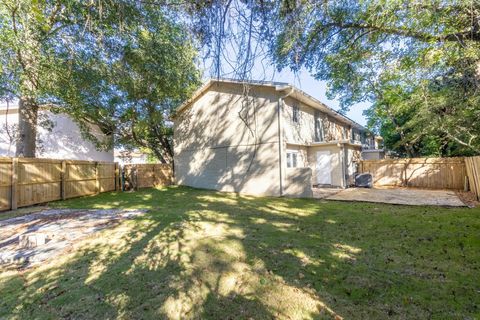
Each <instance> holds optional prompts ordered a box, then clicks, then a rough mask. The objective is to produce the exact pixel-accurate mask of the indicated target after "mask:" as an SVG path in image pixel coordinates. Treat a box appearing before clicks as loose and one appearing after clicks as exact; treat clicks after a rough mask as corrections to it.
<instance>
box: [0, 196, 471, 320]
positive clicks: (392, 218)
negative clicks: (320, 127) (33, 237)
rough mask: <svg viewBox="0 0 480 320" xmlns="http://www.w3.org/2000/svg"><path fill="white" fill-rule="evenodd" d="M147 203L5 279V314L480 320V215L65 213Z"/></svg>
mask: <svg viewBox="0 0 480 320" xmlns="http://www.w3.org/2000/svg"><path fill="white" fill-rule="evenodd" d="M54 205H55V206H58V207H67V208H112V207H123V208H145V209H149V212H148V214H147V215H145V216H143V217H141V218H138V219H136V220H129V221H125V222H124V223H122V224H121V225H119V226H117V227H115V229H109V230H104V231H102V232H99V233H97V234H96V235H95V236H93V237H90V238H88V239H85V240H84V241H82V242H79V243H78V244H77V245H76V246H75V247H74V248H72V249H71V250H69V252H67V253H66V254H64V255H62V256H61V257H59V258H58V259H55V260H54V261H49V262H47V263H45V264H43V265H42V266H39V267H36V268H33V269H29V270H26V271H17V270H3V271H1V272H0V293H1V298H0V319H3V318H7V319H9V318H21V319H50V318H73V319H78V318H86V319H106V318H108V319H112V318H120V319H158V318H169V319H186V318H201V319H231V318H234V319H271V318H282V319H305V318H316V319H323V318H325V319H332V318H335V317H337V319H338V318H339V317H343V318H345V319H385V318H393V319H428V318H435V319H479V318H480V209H479V208H477V209H463V208H462V209H448V208H437V207H407V206H393V205H379V204H367V203H345V202H344V203H340V202H327V201H318V200H308V199H279V198H254V197H244V196H237V195H234V194H222V193H216V192H212V191H205V190H196V189H190V188H185V187H171V188H164V189H144V190H142V191H139V192H136V193H108V194H101V195H99V196H95V197H86V198H79V199H72V200H68V201H65V202H57V203H55V204H54Z"/></svg>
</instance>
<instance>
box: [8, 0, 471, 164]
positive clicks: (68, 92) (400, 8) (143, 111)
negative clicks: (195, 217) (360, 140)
mask: <svg viewBox="0 0 480 320" xmlns="http://www.w3.org/2000/svg"><path fill="white" fill-rule="evenodd" d="M197 44H198V45H199V46H197ZM197 49H202V52H203V53H204V57H203V58H204V59H208V60H209V61H211V62H212V63H213V69H214V70H213V71H214V72H213V74H215V75H216V76H221V75H223V74H222V67H221V64H222V63H227V64H229V65H230V66H231V65H233V67H234V74H233V76H234V77H237V78H246V77H249V76H250V75H251V72H250V71H251V69H252V68H253V66H254V64H255V60H256V59H258V58H259V55H262V57H261V59H263V58H268V59H269V60H270V61H271V62H272V63H273V65H275V66H276V68H278V69H282V68H291V69H292V70H294V71H298V70H300V69H301V68H306V69H307V70H309V72H310V73H311V74H312V75H314V77H315V78H316V79H319V80H326V81H327V83H328V90H329V92H328V94H329V96H330V97H331V98H334V97H335V98H337V99H339V101H340V102H341V106H342V108H343V110H344V111H346V110H348V108H350V107H352V106H353V105H354V104H356V103H358V102H365V101H366V102H369V103H370V104H371V108H370V109H369V110H368V111H367V116H368V119H369V127H370V128H371V129H372V130H373V131H376V132H378V133H380V134H381V135H382V136H384V138H385V141H386V146H387V148H389V149H391V150H393V151H394V152H396V153H397V155H399V156H429V155H437V156H451V155H470V154H480V104H479V103H478V102H479V101H478V100H479V93H478V92H479V90H478V89H479V80H480V79H479V77H480V71H479V70H480V61H479V60H480V3H479V2H477V1H473V0H471V1H454V0H452V1H437V0H432V1H417V2H413V1H406V0H389V1H384V0H373V1H354V0H345V1H330V0H326V1H312V0H300V1H291V0H280V1H265V0H215V1H196V0H191V1H128V0H122V1H107V0H102V1H80V0H57V1H55V0H42V1H39V0H19V1H13V0H2V3H1V6H0V62H1V64H0V96H1V97H3V98H4V99H11V98H12V97H17V98H18V99H19V100H20V109H21V110H20V111H21V112H20V115H21V117H20V118H21V120H22V119H24V121H23V122H22V121H20V124H19V131H20V135H19V141H20V143H19V144H18V145H17V154H20V155H31V150H32V141H34V139H33V140H32V137H34V136H35V132H34V131H35V129H34V126H33V125H32V124H33V123H36V122H37V110H38V107H39V106H41V105H51V106H54V107H56V108H57V110H61V111H63V112H67V113H69V114H71V115H72V116H73V117H74V119H76V120H77V121H78V122H79V124H81V126H82V128H84V130H83V131H84V132H85V134H86V135H87V136H88V135H89V134H88V133H89V130H88V128H89V126H90V125H92V124H96V125H99V126H100V128H101V129H102V131H103V132H104V133H106V134H116V136H117V137H118V138H117V140H116V142H117V143H121V144H123V145H126V146H129V145H130V146H132V145H134V146H140V147H142V148H148V149H151V150H152V151H153V153H154V154H155V156H156V157H158V158H159V159H164V160H165V161H167V160H168V159H169V155H171V143H170V137H171V125H170V124H171V123H170V122H169V115H170V114H171V112H172V110H173V109H174V108H175V107H176V106H178V105H179V103H180V101H182V100H184V99H186V98H187V97H188V95H189V94H190V93H191V92H192V91H193V90H194V89H195V88H196V87H197V86H198V84H199V79H200V75H199V72H198V70H197V68H196V65H198V64H199V63H198V62H199V61H198V60H197ZM232 55H233V59H231V57H230V56H232ZM22 110H23V111H22ZM89 138H91V139H92V140H95V137H89ZM97 142H98V145H99V146H101V145H102V144H105V143H106V142H105V141H103V142H102V141H97ZM106 144H108V143H106ZM28 150H30V151H28ZM33 150H34V149H33Z"/></svg>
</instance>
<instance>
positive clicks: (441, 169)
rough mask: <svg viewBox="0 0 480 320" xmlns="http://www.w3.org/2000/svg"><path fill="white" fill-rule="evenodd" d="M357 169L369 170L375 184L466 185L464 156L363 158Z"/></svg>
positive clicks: (436, 187) (455, 187)
mask: <svg viewBox="0 0 480 320" xmlns="http://www.w3.org/2000/svg"><path fill="white" fill-rule="evenodd" d="M359 171H360V173H371V174H372V176H373V184H374V186H403V187H415V188H428V189H453V190H462V189H464V188H465V181H466V175H467V172H466V167H465V159H464V158H462V157H458V158H410V159H384V160H363V161H361V162H360V166H359Z"/></svg>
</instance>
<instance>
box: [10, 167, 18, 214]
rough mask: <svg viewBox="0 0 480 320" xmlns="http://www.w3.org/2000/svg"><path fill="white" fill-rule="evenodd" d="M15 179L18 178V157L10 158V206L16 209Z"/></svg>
mask: <svg viewBox="0 0 480 320" xmlns="http://www.w3.org/2000/svg"><path fill="white" fill-rule="evenodd" d="M17 180H18V158H12V185H11V188H10V207H11V209H12V210H17V205H18V203H17V202H18V199H17Z"/></svg>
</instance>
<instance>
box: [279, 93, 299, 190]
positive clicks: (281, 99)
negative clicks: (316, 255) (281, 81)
mask: <svg viewBox="0 0 480 320" xmlns="http://www.w3.org/2000/svg"><path fill="white" fill-rule="evenodd" d="M294 90H295V88H294V87H290V92H288V93H287V94H285V95H283V96H281V97H280V98H278V107H277V115H278V166H279V177H280V184H279V187H280V196H283V189H284V188H283V179H284V177H283V161H282V158H283V130H282V129H283V125H282V107H283V100H284V99H285V98H286V97H288V96H289V95H291V94H292V93H293V91H294Z"/></svg>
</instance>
